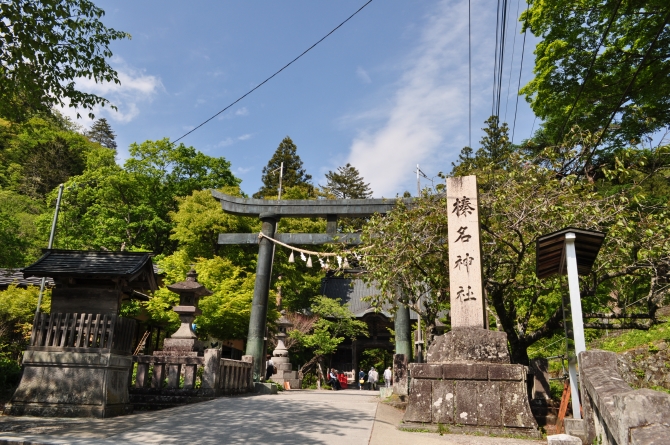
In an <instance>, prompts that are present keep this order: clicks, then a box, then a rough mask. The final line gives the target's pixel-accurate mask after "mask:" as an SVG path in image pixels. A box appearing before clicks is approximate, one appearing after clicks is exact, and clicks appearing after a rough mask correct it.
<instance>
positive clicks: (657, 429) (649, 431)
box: [630, 425, 670, 445]
mask: <svg viewBox="0 0 670 445" xmlns="http://www.w3.org/2000/svg"><path fill="white" fill-rule="evenodd" d="M669 438H670V426H667V425H649V426H643V427H640V428H635V429H634V430H632V431H631V432H630V445H663V444H667V443H668V440H670V439H669Z"/></svg>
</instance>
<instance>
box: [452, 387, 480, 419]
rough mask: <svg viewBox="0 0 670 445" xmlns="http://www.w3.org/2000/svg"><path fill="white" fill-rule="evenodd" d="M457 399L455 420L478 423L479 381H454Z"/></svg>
mask: <svg viewBox="0 0 670 445" xmlns="http://www.w3.org/2000/svg"><path fill="white" fill-rule="evenodd" d="M454 386H455V395H456V401H455V406H454V422H455V423H460V424H463V425H477V413H478V411H479V410H478V407H477V386H478V382H473V381H463V380H459V381H456V382H454Z"/></svg>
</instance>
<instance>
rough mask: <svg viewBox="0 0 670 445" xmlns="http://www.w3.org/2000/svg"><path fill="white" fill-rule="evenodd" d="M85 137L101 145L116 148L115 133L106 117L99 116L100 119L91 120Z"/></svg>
mask: <svg viewBox="0 0 670 445" xmlns="http://www.w3.org/2000/svg"><path fill="white" fill-rule="evenodd" d="M85 134H86V137H87V138H89V139H90V140H91V141H93V142H97V143H98V144H100V145H102V146H103V147H107V148H111V149H112V150H116V134H115V133H114V130H112V127H111V126H110V125H109V122H107V119H105V118H104V117H101V118H100V119H98V120H96V121H95V122H93V125H91V129H90V130H88V131H87V132H86V133H85Z"/></svg>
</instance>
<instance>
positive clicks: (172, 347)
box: [154, 269, 212, 356]
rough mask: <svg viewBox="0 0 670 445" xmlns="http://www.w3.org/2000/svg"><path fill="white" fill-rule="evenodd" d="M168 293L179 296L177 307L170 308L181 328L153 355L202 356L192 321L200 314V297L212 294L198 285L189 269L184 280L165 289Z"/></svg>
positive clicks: (196, 276)
mask: <svg viewBox="0 0 670 445" xmlns="http://www.w3.org/2000/svg"><path fill="white" fill-rule="evenodd" d="M167 288H168V289H169V290H170V291H172V292H174V293H176V294H179V306H175V307H174V308H172V310H173V311H175V312H176V313H177V314H179V319H180V320H181V326H179V329H178V330H177V332H175V333H174V334H172V335H171V336H170V338H166V339H165V343H163V350H162V351H156V352H154V355H191V356H197V355H202V353H203V351H204V349H205V344H204V343H203V342H201V341H199V340H198V336H197V335H196V334H195V331H193V320H194V319H195V317H196V316H197V315H200V314H201V313H202V312H201V311H200V309H198V301H199V300H200V297H204V296H207V295H212V292H211V291H210V290H209V289H207V288H206V287H205V286H203V285H202V284H200V283H198V274H197V273H196V271H195V269H191V270H190V271H189V272H188V274H186V280H185V281H180V282H179V283H175V284H172V285H170V286H168V287H167Z"/></svg>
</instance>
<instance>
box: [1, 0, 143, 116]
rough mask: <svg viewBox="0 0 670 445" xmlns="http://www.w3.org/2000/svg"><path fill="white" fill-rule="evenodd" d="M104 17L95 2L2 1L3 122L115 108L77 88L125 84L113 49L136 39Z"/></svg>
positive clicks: (50, 0) (107, 102)
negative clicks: (88, 82)
mask: <svg viewBox="0 0 670 445" xmlns="http://www.w3.org/2000/svg"><path fill="white" fill-rule="evenodd" d="M103 15H104V11H103V10H102V9H100V8H98V7H97V6H95V4H93V2H91V1H89V0H1V1H0V16H2V20H1V21H0V116H2V117H5V118H11V119H14V120H22V119H24V118H25V117H26V116H29V115H30V114H31V113H32V112H46V113H49V112H50V111H51V108H52V107H53V106H55V105H59V106H65V105H67V106H69V107H75V108H76V107H81V108H84V109H87V110H92V109H93V108H94V107H95V106H105V105H107V104H109V101H108V100H107V99H105V98H103V97H100V96H97V95H95V94H91V93H86V92H83V91H80V90H78V89H77V88H76V81H77V79H79V78H88V79H93V80H94V81H96V82H113V83H120V81H119V78H118V75H117V72H116V71H114V69H112V67H111V66H110V65H109V63H108V62H107V60H108V59H109V58H110V57H112V51H111V50H110V48H109V45H110V44H111V42H113V41H115V40H119V39H124V38H127V37H130V36H129V35H128V34H127V33H125V32H123V31H117V30H115V29H112V28H107V27H106V26H105V25H104V24H103V23H102V22H101V21H100V19H101V18H102V16H103ZM89 116H90V117H93V114H92V113H89Z"/></svg>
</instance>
